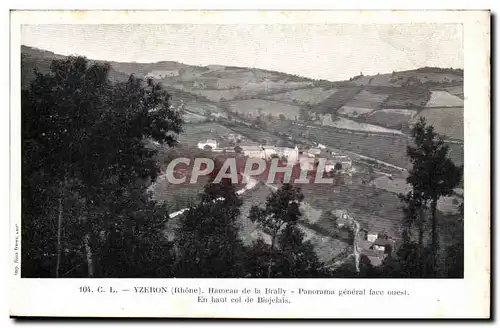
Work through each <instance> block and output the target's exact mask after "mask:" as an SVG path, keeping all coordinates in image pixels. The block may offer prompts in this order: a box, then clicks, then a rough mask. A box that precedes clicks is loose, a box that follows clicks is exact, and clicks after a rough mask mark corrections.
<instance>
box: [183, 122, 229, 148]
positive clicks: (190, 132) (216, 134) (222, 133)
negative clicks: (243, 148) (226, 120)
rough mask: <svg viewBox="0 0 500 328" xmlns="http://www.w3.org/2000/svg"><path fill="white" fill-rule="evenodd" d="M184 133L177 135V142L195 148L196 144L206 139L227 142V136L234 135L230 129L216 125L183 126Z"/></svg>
mask: <svg viewBox="0 0 500 328" xmlns="http://www.w3.org/2000/svg"><path fill="white" fill-rule="evenodd" d="M183 128H184V131H183V132H182V133H181V134H180V135H179V142H180V143H181V144H183V145H184V144H185V145H188V146H192V147H196V145H197V144H198V142H200V141H206V140H207V139H216V140H217V141H220V140H221V139H223V140H227V136H228V134H231V133H234V132H233V131H232V130H231V129H228V128H227V127H225V126H223V125H220V124H217V123H213V122H211V123H200V124H185V125H184V127H183Z"/></svg>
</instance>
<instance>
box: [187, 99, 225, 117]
mask: <svg viewBox="0 0 500 328" xmlns="http://www.w3.org/2000/svg"><path fill="white" fill-rule="evenodd" d="M184 108H185V109H186V110H188V111H190V112H192V113H196V114H200V115H206V114H207V113H224V111H223V110H222V109H221V108H219V107H217V106H216V105H214V104H210V103H206V102H200V101H189V102H185V103H184Z"/></svg>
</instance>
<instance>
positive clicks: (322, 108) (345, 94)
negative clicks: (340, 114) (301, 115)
mask: <svg viewBox="0 0 500 328" xmlns="http://www.w3.org/2000/svg"><path fill="white" fill-rule="evenodd" d="M362 89H363V88H362V87H357V86H343V87H342V88H340V89H339V90H338V91H337V92H335V93H334V94H333V95H332V96H330V97H328V98H327V99H325V101H323V102H321V103H319V104H316V105H314V106H313V107H312V109H311V110H312V111H313V112H317V113H322V114H334V113H336V112H337V110H338V109H339V108H341V107H342V106H344V105H345V104H346V103H347V102H349V101H351V100H352V99H353V98H354V97H355V96H356V95H357V94H358V93H359V92H361V90H362Z"/></svg>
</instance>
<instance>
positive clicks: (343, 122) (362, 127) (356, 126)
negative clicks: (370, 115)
mask: <svg viewBox="0 0 500 328" xmlns="http://www.w3.org/2000/svg"><path fill="white" fill-rule="evenodd" d="M321 123H322V125H324V126H331V127H335V128H338V129H346V130H353V131H362V132H372V133H392V134H402V133H401V131H398V130H393V129H387V128H384V127H381V126H378V125H373V124H366V123H358V122H356V121H352V120H348V119H346V118H343V117H338V118H337V119H336V120H335V121H333V120H332V116H331V115H330V114H327V115H324V116H323V120H322V122H321Z"/></svg>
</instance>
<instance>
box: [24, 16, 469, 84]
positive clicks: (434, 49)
mask: <svg viewBox="0 0 500 328" xmlns="http://www.w3.org/2000/svg"><path fill="white" fill-rule="evenodd" d="M21 43H22V44H23V45H27V46H32V47H36V48H40V49H44V50H49V51H52V52H55V53H58V54H63V55H69V54H71V55H83V56H86V57H88V58H91V59H99V60H109V61H121V62H145V63H150V62H157V61H178V62H182V63H185V64H190V65H202V66H205V65H228V66H240V67H255V68H262V69H269V70H275V71H281V72H286V73H291V74H297V75H301V76H305V77H310V78H315V79H326V80H331V81H336V80H346V79H349V78H350V77H352V76H355V75H358V74H360V73H363V74H365V75H370V74H377V73H389V72H392V71H400V70H409V69H415V68H419V67H424V66H437V67H453V68H463V30H462V25H460V24H364V25H355V24H323V25H312V24H304V25H299V24H275V25H243V24H242V25H215V24H204V25H193V24H177V25H173V24H172V25H152V24H149V25H148V24H138V25H131V24H121V25H111V24H99V25H97V24H87V25H77V24H70V25H60V24H58V25H56V24H52V25H23V26H22V28H21Z"/></svg>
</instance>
